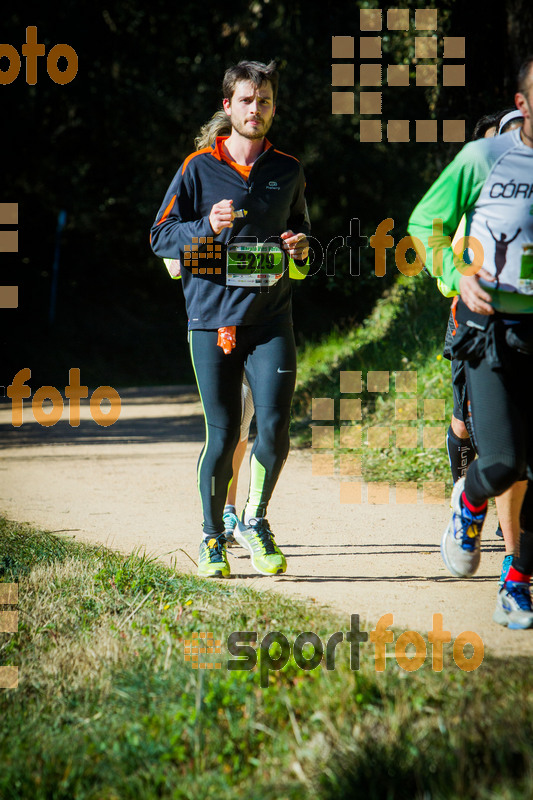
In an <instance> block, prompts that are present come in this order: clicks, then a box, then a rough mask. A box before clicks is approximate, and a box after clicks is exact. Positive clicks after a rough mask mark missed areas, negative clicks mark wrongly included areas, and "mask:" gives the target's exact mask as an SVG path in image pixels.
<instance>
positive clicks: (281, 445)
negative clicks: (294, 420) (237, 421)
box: [256, 409, 290, 455]
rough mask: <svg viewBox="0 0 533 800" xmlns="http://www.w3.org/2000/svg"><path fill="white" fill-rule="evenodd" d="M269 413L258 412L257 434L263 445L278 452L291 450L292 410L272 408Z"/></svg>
mask: <svg viewBox="0 0 533 800" xmlns="http://www.w3.org/2000/svg"><path fill="white" fill-rule="evenodd" d="M269 411H270V413H268V414H264V415H263V414H261V415H259V414H256V422H257V436H258V438H259V439H260V441H261V442H262V444H263V445H265V446H267V447H269V448H272V449H273V450H274V451H275V452H276V453H281V452H282V451H285V452H284V455H286V454H287V452H288V450H289V424H290V410H288V411H287V410H286V409H271V410H269Z"/></svg>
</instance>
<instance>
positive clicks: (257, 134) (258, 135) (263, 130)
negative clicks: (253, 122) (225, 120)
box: [230, 117, 273, 141]
mask: <svg viewBox="0 0 533 800" xmlns="http://www.w3.org/2000/svg"><path fill="white" fill-rule="evenodd" d="M272 120H273V117H271V118H270V119H269V120H268V121H266V122H265V121H264V120H262V119H259V120H258V123H259V127H258V128H255V130H254V129H253V128H252V129H249V128H246V126H245V125H243V124H242V123H241V122H237V120H233V118H232V117H230V121H231V125H232V127H233V128H234V129H235V130H236V131H237V133H239V134H240V135H241V136H244V137H245V139H250V140H252V141H253V140H254V139H263V137H264V136H266V135H267V133H268V131H269V130H270V127H271V125H272Z"/></svg>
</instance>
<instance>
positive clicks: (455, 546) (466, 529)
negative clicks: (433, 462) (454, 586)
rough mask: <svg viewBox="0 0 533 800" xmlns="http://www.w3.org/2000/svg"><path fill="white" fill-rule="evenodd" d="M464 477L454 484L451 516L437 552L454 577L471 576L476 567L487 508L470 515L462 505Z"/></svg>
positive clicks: (479, 555)
mask: <svg viewBox="0 0 533 800" xmlns="http://www.w3.org/2000/svg"><path fill="white" fill-rule="evenodd" d="M464 488H465V479H464V478H459V480H458V481H457V483H456V484H455V486H454V487H453V492H452V499H451V503H450V505H451V508H452V518H451V520H450V522H449V524H448V527H447V528H446V530H445V531H444V535H443V537H442V542H441V545H440V552H441V555H442V560H443V561H444V563H445V564H446V566H447V567H448V569H449V570H450V572H451V573H452V575H455V577H456V578H470V577H471V576H472V575H473V574H474V573H475V572H476V570H477V568H478V567H479V560H480V557H481V529H482V527H483V523H484V521H485V516H486V514H487V509H486V508H485V509H484V510H483V511H480V512H479V513H478V514H473V513H472V512H471V511H469V509H468V508H466V507H465V506H463V504H462V502H461V495H462V494H463V490H464Z"/></svg>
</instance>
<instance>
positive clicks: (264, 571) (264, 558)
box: [234, 517, 287, 575]
mask: <svg viewBox="0 0 533 800" xmlns="http://www.w3.org/2000/svg"><path fill="white" fill-rule="evenodd" d="M234 533H235V539H236V540H237V542H238V543H239V544H240V545H241V546H242V547H244V548H245V549H246V550H248V552H249V553H250V556H251V557H252V566H253V568H254V569H256V570H257V571H258V572H260V573H261V575H281V574H282V573H283V572H285V570H286V569H287V562H286V560H285V556H284V555H283V553H282V552H281V550H280V549H279V547H278V546H277V544H276V542H275V541H274V534H273V533H272V531H271V530H270V526H269V524H268V522H267V520H266V519H265V518H264V517H259V518H257V519H251V520H250V522H249V523H248V525H245V524H244V523H242V522H238V523H237V527H236V528H235V531H234Z"/></svg>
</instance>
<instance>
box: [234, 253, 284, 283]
mask: <svg viewBox="0 0 533 800" xmlns="http://www.w3.org/2000/svg"><path fill="white" fill-rule="evenodd" d="M284 269H285V253H284V251H283V250H282V249H281V247H280V246H279V245H278V244H274V243H271V242H265V243H264V244H252V243H249V244H247V243H239V244H229V245H228V248H227V260H226V285H227V286H244V287H246V288H247V289H253V288H254V287H257V286H274V284H276V283H277V282H278V281H279V279H280V278H281V276H282V275H283V272H284Z"/></svg>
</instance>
